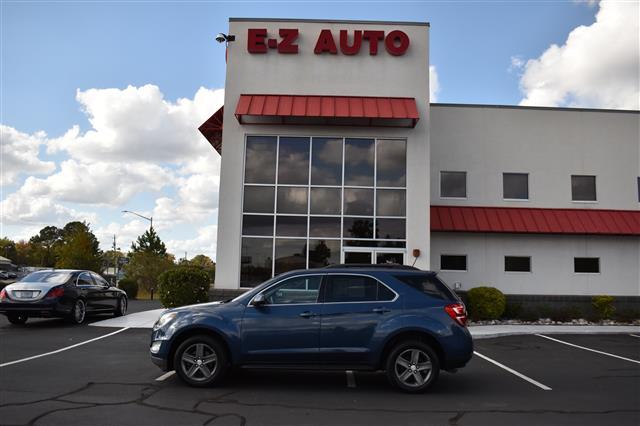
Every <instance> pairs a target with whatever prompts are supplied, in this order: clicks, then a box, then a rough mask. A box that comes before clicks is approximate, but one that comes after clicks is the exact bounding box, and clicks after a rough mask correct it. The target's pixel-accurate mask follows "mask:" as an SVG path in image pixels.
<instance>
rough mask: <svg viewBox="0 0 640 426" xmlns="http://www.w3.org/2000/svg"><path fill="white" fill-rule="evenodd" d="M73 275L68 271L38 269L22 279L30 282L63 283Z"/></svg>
mask: <svg viewBox="0 0 640 426" xmlns="http://www.w3.org/2000/svg"><path fill="white" fill-rule="evenodd" d="M70 277H71V274H70V273H68V272H56V271H38V272H32V273H30V274H29V275H27V276H25V277H24V278H22V279H21V280H20V281H24V282H30V283H53V284H62V283H64V282H66V281H67V280H68V279H69V278H70Z"/></svg>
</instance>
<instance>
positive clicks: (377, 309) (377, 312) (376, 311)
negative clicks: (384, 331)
mask: <svg viewBox="0 0 640 426" xmlns="http://www.w3.org/2000/svg"><path fill="white" fill-rule="evenodd" d="M373 312H375V313H376V314H386V313H387V312H391V309H387V308H373Z"/></svg>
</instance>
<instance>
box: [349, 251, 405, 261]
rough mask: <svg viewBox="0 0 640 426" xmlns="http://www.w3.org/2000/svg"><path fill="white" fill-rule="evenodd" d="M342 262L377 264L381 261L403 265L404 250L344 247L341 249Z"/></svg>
mask: <svg viewBox="0 0 640 426" xmlns="http://www.w3.org/2000/svg"><path fill="white" fill-rule="evenodd" d="M342 263H345V264H354V263H361V264H363V263H365V264H366V263H371V264H378V265H380V264H383V263H395V264H398V265H403V264H404V250H395V251H394V250H389V249H362V248H357V249H355V248H345V249H344V250H343V258H342Z"/></svg>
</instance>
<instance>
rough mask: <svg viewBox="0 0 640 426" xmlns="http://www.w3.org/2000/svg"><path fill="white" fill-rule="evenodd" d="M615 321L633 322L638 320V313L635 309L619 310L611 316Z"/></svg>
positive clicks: (639, 312)
mask: <svg viewBox="0 0 640 426" xmlns="http://www.w3.org/2000/svg"><path fill="white" fill-rule="evenodd" d="M613 317H614V319H615V320H616V321H620V322H633V321H635V320H640V311H639V310H637V309H620V310H617V311H616V313H615V315H614V316H613Z"/></svg>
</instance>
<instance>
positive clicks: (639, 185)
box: [638, 177, 640, 203]
mask: <svg viewBox="0 0 640 426" xmlns="http://www.w3.org/2000/svg"><path fill="white" fill-rule="evenodd" d="M638 202H639V203H640V177H639V178H638Z"/></svg>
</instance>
